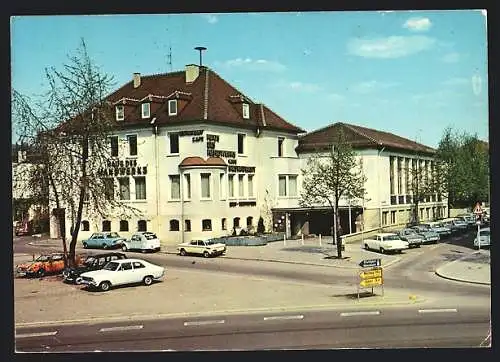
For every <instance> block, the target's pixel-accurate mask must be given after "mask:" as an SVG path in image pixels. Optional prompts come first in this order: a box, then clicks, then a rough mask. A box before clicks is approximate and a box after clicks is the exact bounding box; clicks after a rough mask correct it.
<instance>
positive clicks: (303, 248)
mask: <svg viewBox="0 0 500 362" xmlns="http://www.w3.org/2000/svg"><path fill="white" fill-rule="evenodd" d="M282 250H284V251H300V252H302V253H309V254H314V253H319V254H327V255H328V254H329V253H331V251H332V249H331V247H330V248H325V247H321V246H307V245H304V246H293V247H287V248H283V249H282Z"/></svg>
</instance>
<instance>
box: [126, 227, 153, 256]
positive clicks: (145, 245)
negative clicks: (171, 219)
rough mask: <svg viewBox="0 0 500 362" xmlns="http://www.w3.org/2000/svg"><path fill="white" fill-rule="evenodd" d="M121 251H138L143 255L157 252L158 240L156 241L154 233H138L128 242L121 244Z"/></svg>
mask: <svg viewBox="0 0 500 362" xmlns="http://www.w3.org/2000/svg"><path fill="white" fill-rule="evenodd" d="M122 250H123V251H127V250H140V251H142V252H143V253H145V252H146V251H158V250H160V239H158V237H157V236H156V234H155V233H152V232H150V231H140V232H137V233H135V234H134V235H132V237H131V238H130V240H125V241H124V242H123V245H122Z"/></svg>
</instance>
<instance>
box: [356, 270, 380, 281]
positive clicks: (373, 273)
mask: <svg viewBox="0 0 500 362" xmlns="http://www.w3.org/2000/svg"><path fill="white" fill-rule="evenodd" d="M359 276H360V278H361V279H371V278H381V277H382V268H376V269H372V270H365V271H362V272H361V273H359Z"/></svg>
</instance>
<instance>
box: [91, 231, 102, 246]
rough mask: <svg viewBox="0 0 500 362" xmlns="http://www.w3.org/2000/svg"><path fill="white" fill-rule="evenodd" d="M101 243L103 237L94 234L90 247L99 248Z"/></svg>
mask: <svg viewBox="0 0 500 362" xmlns="http://www.w3.org/2000/svg"><path fill="white" fill-rule="evenodd" d="M103 241H104V235H102V234H96V235H95V236H94V238H93V239H92V246H93V247H101V246H102V243H103Z"/></svg>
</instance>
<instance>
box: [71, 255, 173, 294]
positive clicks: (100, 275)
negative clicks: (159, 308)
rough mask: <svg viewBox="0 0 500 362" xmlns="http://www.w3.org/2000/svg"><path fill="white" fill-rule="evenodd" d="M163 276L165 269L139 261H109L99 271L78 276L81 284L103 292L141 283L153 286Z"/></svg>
mask: <svg viewBox="0 0 500 362" xmlns="http://www.w3.org/2000/svg"><path fill="white" fill-rule="evenodd" d="M164 275H165V268H164V267H162V266H159V265H155V264H152V263H150V262H147V261H145V260H141V259H121V260H115V261H110V262H108V263H107V264H106V265H104V267H103V268H102V269H100V270H94V271H89V272H86V273H82V274H81V275H80V278H81V283H82V284H84V285H86V286H87V287H89V288H92V289H99V290H101V291H103V292H105V291H108V290H109V289H110V288H112V287H114V286H118V285H127V284H135V283H143V284H144V285H146V286H149V285H151V284H153V281H154V280H159V279H161V278H163V276H164Z"/></svg>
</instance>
